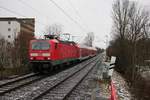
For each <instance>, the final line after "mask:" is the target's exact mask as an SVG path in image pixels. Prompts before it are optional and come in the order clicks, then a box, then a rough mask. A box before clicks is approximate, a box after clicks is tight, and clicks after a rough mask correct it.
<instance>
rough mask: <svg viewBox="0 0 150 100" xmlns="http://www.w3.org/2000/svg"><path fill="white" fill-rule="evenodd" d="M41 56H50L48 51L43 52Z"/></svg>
mask: <svg viewBox="0 0 150 100" xmlns="http://www.w3.org/2000/svg"><path fill="white" fill-rule="evenodd" d="M42 56H46V57H49V56H50V53H43V54H42Z"/></svg>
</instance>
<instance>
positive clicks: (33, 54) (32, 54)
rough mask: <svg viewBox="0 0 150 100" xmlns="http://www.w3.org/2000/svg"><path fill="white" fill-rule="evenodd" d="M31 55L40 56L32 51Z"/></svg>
mask: <svg viewBox="0 0 150 100" xmlns="http://www.w3.org/2000/svg"><path fill="white" fill-rule="evenodd" d="M30 56H38V54H37V53H31V54H30Z"/></svg>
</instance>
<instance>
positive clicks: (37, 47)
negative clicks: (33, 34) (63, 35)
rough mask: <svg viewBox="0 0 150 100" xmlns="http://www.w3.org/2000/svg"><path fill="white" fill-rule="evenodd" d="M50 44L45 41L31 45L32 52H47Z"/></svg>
mask: <svg viewBox="0 0 150 100" xmlns="http://www.w3.org/2000/svg"><path fill="white" fill-rule="evenodd" d="M49 48H50V44H49V43H48V42H47V41H36V42H33V43H32V49H33V50H48V49H49Z"/></svg>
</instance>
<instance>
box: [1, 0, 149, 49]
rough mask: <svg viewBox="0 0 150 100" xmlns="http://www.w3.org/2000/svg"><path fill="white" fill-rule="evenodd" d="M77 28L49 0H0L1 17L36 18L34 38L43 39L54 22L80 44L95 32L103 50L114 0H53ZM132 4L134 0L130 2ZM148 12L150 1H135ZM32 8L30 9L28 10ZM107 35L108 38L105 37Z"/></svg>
mask: <svg viewBox="0 0 150 100" xmlns="http://www.w3.org/2000/svg"><path fill="white" fill-rule="evenodd" d="M54 1H55V2H56V3H57V5H58V6H59V7H61V8H62V9H63V10H64V11H65V12H67V14H68V15H69V16H70V17H71V18H72V19H73V20H75V21H76V22H77V23H78V24H79V25H77V24H76V23H75V22H73V21H72V20H70V19H69V18H68V17H67V16H65V14H64V13H62V12H61V11H60V9H58V8H57V7H56V6H55V5H54V4H53V3H52V2H51V0H0V7H5V8H7V9H10V10H11V11H15V13H14V12H13V13H12V12H9V11H6V10H4V9H1V8H0V16H1V17H4V16H7V17H8V16H13V17H23V16H24V17H35V18H36V26H35V35H36V36H38V37H39V36H42V35H43V31H44V30H45V28H46V26H48V25H51V24H54V23H57V24H61V25H63V32H65V33H70V34H72V35H74V36H78V37H76V39H75V40H78V41H80V42H81V41H82V40H83V38H84V37H85V35H86V33H87V32H94V34H95V41H94V45H95V46H98V47H102V48H105V47H106V43H105V41H106V39H107V38H109V37H110V35H109V34H110V32H111V27H112V19H111V16H112V15H111V12H112V3H113V1H114V0H54ZM132 1H133V0H132ZM134 1H138V2H139V3H140V4H142V5H144V6H146V7H147V8H148V9H149V6H150V0H134ZM31 7H32V8H31ZM106 35H108V37H107V36H106Z"/></svg>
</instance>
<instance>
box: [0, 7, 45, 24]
mask: <svg viewBox="0 0 150 100" xmlns="http://www.w3.org/2000/svg"><path fill="white" fill-rule="evenodd" d="M0 9H3V10H5V11H7V12H10V13H12V14H15V15H18V16H21V17H27V16H25V15H23V14H21V13H18V12H16V11H13V10H11V9H9V8H6V7H3V6H0ZM36 22H37V23H40V24H42V25H44V26H45V25H46V24H44V23H42V22H39V21H36Z"/></svg>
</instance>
